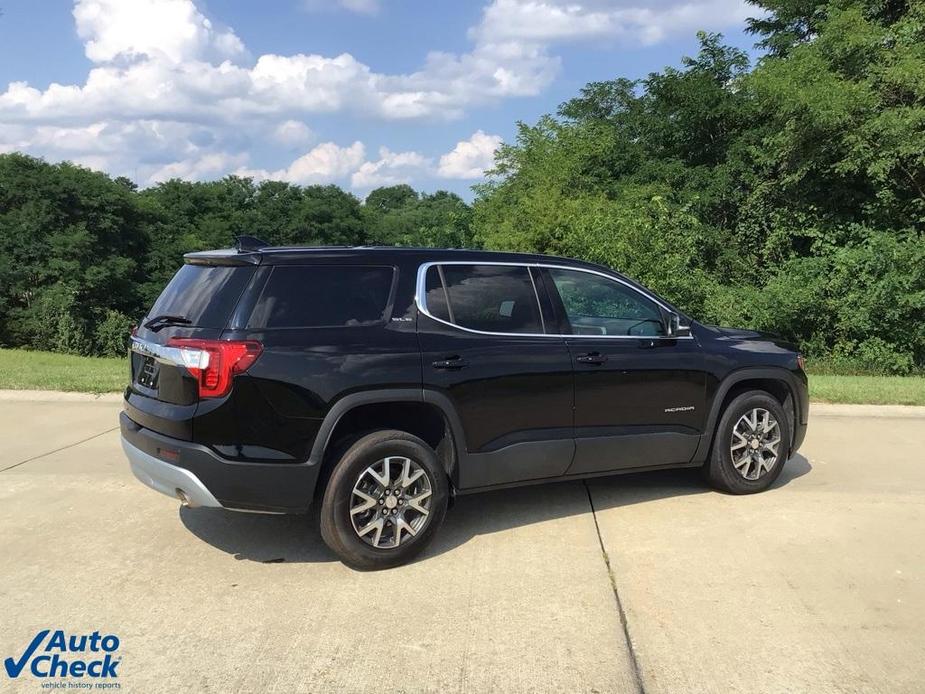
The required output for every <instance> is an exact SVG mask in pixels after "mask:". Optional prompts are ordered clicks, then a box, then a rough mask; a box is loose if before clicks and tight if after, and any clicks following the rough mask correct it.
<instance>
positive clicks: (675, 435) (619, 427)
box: [544, 268, 706, 474]
mask: <svg viewBox="0 0 925 694" xmlns="http://www.w3.org/2000/svg"><path fill="white" fill-rule="evenodd" d="M545 273H546V274H545V275H544V280H545V282H544V283H545V285H546V286H547V288H548V289H549V291H550V293H551V294H552V301H553V303H554V305H555V306H556V308H557V310H558V311H559V312H560V313H561V314H562V316H563V318H564V320H563V325H562V326H561V329H562V330H563V332H567V333H570V335H569V336H568V337H567V338H566V343H567V345H568V349H569V352H570V355H571V359H572V365H573V369H574V374H575V418H574V425H575V443H576V450H575V458H574V461H573V463H572V465H571V467H570V468H569V470H568V473H569V474H581V473H593V472H604V471H608V470H623V469H631V468H644V467H656V466H661V465H672V464H678V463H686V462H688V461H690V459H691V458H692V457H693V455H694V452H695V450H696V448H697V444H698V443H699V440H700V435H701V433H702V429H703V423H704V420H705V414H706V413H705V412H704V406H705V384H706V373H705V366H704V359H703V355H702V352H701V350H700V347H699V345H698V344H697V341H696V340H695V339H693V338H692V337H690V336H684V337H669V336H667V335H666V327H665V319H664V315H665V314H664V312H663V310H662V309H661V308H660V307H659V305H658V304H657V303H656V301H655V300H654V299H653V298H652V297H649V296H647V295H645V294H643V293H642V292H640V291H639V290H638V289H636V288H635V287H633V286H631V285H629V284H628V283H624V282H621V281H619V280H617V279H616V278H611V277H609V276H605V275H603V274H598V273H594V272H590V271H583V270H572V269H558V268H549V269H547V270H545Z"/></svg>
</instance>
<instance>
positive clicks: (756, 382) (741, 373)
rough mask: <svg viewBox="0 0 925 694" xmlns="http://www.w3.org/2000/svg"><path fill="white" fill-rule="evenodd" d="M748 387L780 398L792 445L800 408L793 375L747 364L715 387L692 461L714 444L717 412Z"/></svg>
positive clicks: (706, 452) (722, 409) (707, 453)
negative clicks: (786, 418)
mask: <svg viewBox="0 0 925 694" xmlns="http://www.w3.org/2000/svg"><path fill="white" fill-rule="evenodd" d="M748 390H763V391H765V392H767V393H770V394H771V395H772V396H774V397H775V398H776V399H777V400H778V401H780V403H781V406H782V407H783V408H784V411H785V412H786V413H787V417H788V419H789V425H790V447H791V449H792V448H793V443H794V436H795V429H796V424H797V418H798V417H799V414H798V412H799V411H800V402H799V397H800V395H799V388H798V386H797V383H796V378H795V377H794V376H793V374H791V373H790V371H788V370H787V369H785V368H783V367H763V368H751V367H747V368H744V369H739V370H737V371H733V372H732V373H731V374H729V375H728V376H726V378H724V379H723V380H722V382H721V383H720V385H719V387H718V388H717V390H716V393H715V394H714V396H713V400H712V402H711V405H710V413H709V415H708V416H707V421H706V425H705V427H704V433H703V436H702V437H701V439H700V444H699V445H698V447H697V451H696V453H695V454H694V458H693V462H703V461H705V460H706V459H707V456H708V455H709V454H710V449H711V448H712V446H713V439H714V438H715V437H716V427H717V425H718V424H719V418H720V416H721V415H722V413H723V411H724V410H725V408H726V406H727V405H728V404H729V403H730V402H731V401H732V400H733V398H735V397H736V396H737V395H739V394H740V393H743V392H745V391H748Z"/></svg>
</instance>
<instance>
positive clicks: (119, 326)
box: [93, 309, 133, 357]
mask: <svg viewBox="0 0 925 694" xmlns="http://www.w3.org/2000/svg"><path fill="white" fill-rule="evenodd" d="M132 324H133V321H132V319H131V318H129V317H128V316H126V315H125V314H124V313H119V311H114V310H112V309H106V311H104V314H103V319H102V320H100V321H99V323H97V325H96V330H95V332H94V335H93V343H94V346H95V350H94V351H95V353H96V354H99V355H101V356H104V357H123V356H125V354H126V350H127V349H128V337H129V333H130V332H131V329H132Z"/></svg>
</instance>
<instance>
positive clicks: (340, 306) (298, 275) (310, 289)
mask: <svg viewBox="0 0 925 694" xmlns="http://www.w3.org/2000/svg"><path fill="white" fill-rule="evenodd" d="M394 274H395V271H394V269H393V268H391V267H371V266H343V265H339V266H336V267H333V266H319V265H298V266H296V265H277V266H276V267H274V268H273V273H272V274H271V275H270V278H269V279H268V280H267V284H266V286H265V287H264V289H263V293H262V294H261V295H260V300H259V301H258V302H257V306H255V307H254V312H253V313H252V314H251V319H250V325H249V327H251V328H258V329H260V328H321V327H351V326H363V325H374V324H376V323H379V322H381V321H383V320H385V317H386V316H385V313H386V310H387V308H388V304H389V298H390V296H391V293H392V279H393V276H394Z"/></svg>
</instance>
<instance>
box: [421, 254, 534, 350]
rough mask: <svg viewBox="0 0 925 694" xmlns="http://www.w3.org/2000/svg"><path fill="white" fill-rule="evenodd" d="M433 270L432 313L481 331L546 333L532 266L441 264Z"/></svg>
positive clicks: (429, 281)
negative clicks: (531, 272)
mask: <svg viewBox="0 0 925 694" xmlns="http://www.w3.org/2000/svg"><path fill="white" fill-rule="evenodd" d="M430 270H431V271H433V272H434V275H433V276H431V275H428V277H426V278H425V280H426V284H427V299H426V301H427V307H428V310H431V306H432V305H433V310H434V311H436V313H434V314H432V315H436V316H437V317H439V318H443V319H444V320H448V321H449V322H450V323H454V324H456V325H459V326H461V327H463V328H469V329H470V330H479V331H482V332H493V333H512V334H518V333H520V334H542V333H543V322H542V318H541V317H540V308H539V304H538V303H537V298H536V290H535V289H534V285H533V280H532V278H531V277H530V270H529V268H526V267H521V266H513V265H511V266H507V265H478V264H474V265H441V266H440V267H439V268H436V267H433V268H431V269H430ZM441 272H442V275H443V277H442V280H443V282H442V283H441V282H440V279H441V278H440V273H441ZM441 284H442V285H443V286H442V287H441ZM444 288H445V295H442V291H441V290H442V289H444ZM446 299H449V302H448V303H447V301H446ZM441 314H442V315H441Z"/></svg>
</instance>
